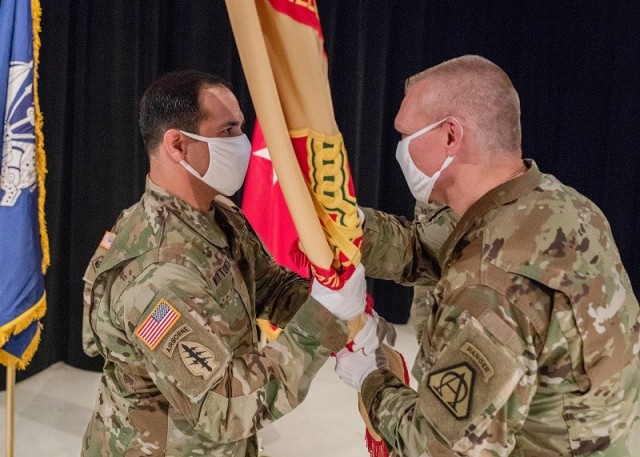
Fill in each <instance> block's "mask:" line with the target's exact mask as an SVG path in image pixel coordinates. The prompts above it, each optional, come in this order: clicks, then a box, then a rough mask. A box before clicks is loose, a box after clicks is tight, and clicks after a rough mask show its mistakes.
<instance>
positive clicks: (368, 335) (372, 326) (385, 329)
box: [351, 311, 396, 354]
mask: <svg viewBox="0 0 640 457" xmlns="http://www.w3.org/2000/svg"><path fill="white" fill-rule="evenodd" d="M365 319H366V320H365V324H364V327H362V330H360V331H359V332H358V333H357V334H356V336H355V337H354V338H353V345H352V346H351V349H352V350H353V351H357V350H358V349H362V350H363V351H364V353H365V354H371V353H372V352H373V351H375V350H376V349H377V348H378V346H380V345H381V344H382V343H383V342H385V341H386V342H387V344H388V345H389V346H393V345H395V344H396V328H395V327H394V326H393V324H390V323H389V322H387V321H386V320H384V319H383V318H382V317H380V316H378V313H376V312H375V311H373V315H369V314H367V315H365Z"/></svg>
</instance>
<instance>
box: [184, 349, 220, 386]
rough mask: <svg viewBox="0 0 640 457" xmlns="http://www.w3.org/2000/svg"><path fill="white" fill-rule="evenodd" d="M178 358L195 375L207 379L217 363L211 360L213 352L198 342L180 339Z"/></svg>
mask: <svg viewBox="0 0 640 457" xmlns="http://www.w3.org/2000/svg"><path fill="white" fill-rule="evenodd" d="M179 347H180V358H181V359H182V361H183V362H184V364H185V366H186V367H187V369H188V370H189V371H190V372H191V373H192V374H194V375H195V376H202V377H203V378H204V379H209V378H210V377H211V375H212V374H213V371H214V370H215V369H216V368H217V367H218V364H217V363H215V362H214V360H213V353H212V352H211V351H210V350H209V349H207V348H206V347H205V346H203V345H202V344H200V343H195V342H193V341H181V342H180V343H179Z"/></svg>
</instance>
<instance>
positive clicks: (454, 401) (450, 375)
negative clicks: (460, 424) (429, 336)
mask: <svg viewBox="0 0 640 457" xmlns="http://www.w3.org/2000/svg"><path fill="white" fill-rule="evenodd" d="M474 379H475V370H474V369H473V368H472V367H471V365H469V364H468V363H467V362H462V363H459V364H456V365H452V366H450V367H447V368H444V369H442V370H439V371H436V372H434V373H431V374H430V375H429V378H428V379H427V385H428V386H429V389H430V390H431V392H433V394H434V395H435V396H436V398H437V399H438V400H440V401H441V402H442V404H444V405H445V406H446V407H447V409H448V410H449V411H450V412H451V414H453V415H454V417H455V418H456V419H459V420H462V419H466V418H467V417H469V411H470V409H471V408H470V407H471V397H472V394H473V382H474Z"/></svg>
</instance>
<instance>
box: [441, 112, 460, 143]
mask: <svg viewBox="0 0 640 457" xmlns="http://www.w3.org/2000/svg"><path fill="white" fill-rule="evenodd" d="M447 119H452V120H454V121H455V122H456V124H458V127H460V139H462V138H463V137H464V129H463V128H462V124H461V123H460V121H459V120H458V119H457V118H456V117H453V116H447V117H445V118H444V119H443V121H442V122H444V121H446V120H447Z"/></svg>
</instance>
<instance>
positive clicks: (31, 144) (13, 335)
mask: <svg viewBox="0 0 640 457" xmlns="http://www.w3.org/2000/svg"><path fill="white" fill-rule="evenodd" d="M40 15H41V9H40V4H39V1H38V0H2V1H0V109H1V110H2V113H3V116H2V120H3V137H2V163H1V165H2V167H1V172H2V174H1V175H0V363H2V364H4V365H6V366H12V367H16V368H19V369H24V368H25V367H26V365H27V364H28V363H29V362H30V360H31V358H32V357H33V354H34V353H35V351H36V349H37V347H38V343H39V341H40V327H41V326H40V318H42V316H44V313H45V310H46V294H45V290H44V273H45V271H46V268H47V266H48V264H49V246H48V238H47V233H46V227H45V221H44V175H45V173H46V164H45V157H44V143H43V138H42V114H41V112H40V109H39V105H38V92H37V79H38V73H37V67H38V52H39V48H40V40H39V31H40Z"/></svg>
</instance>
